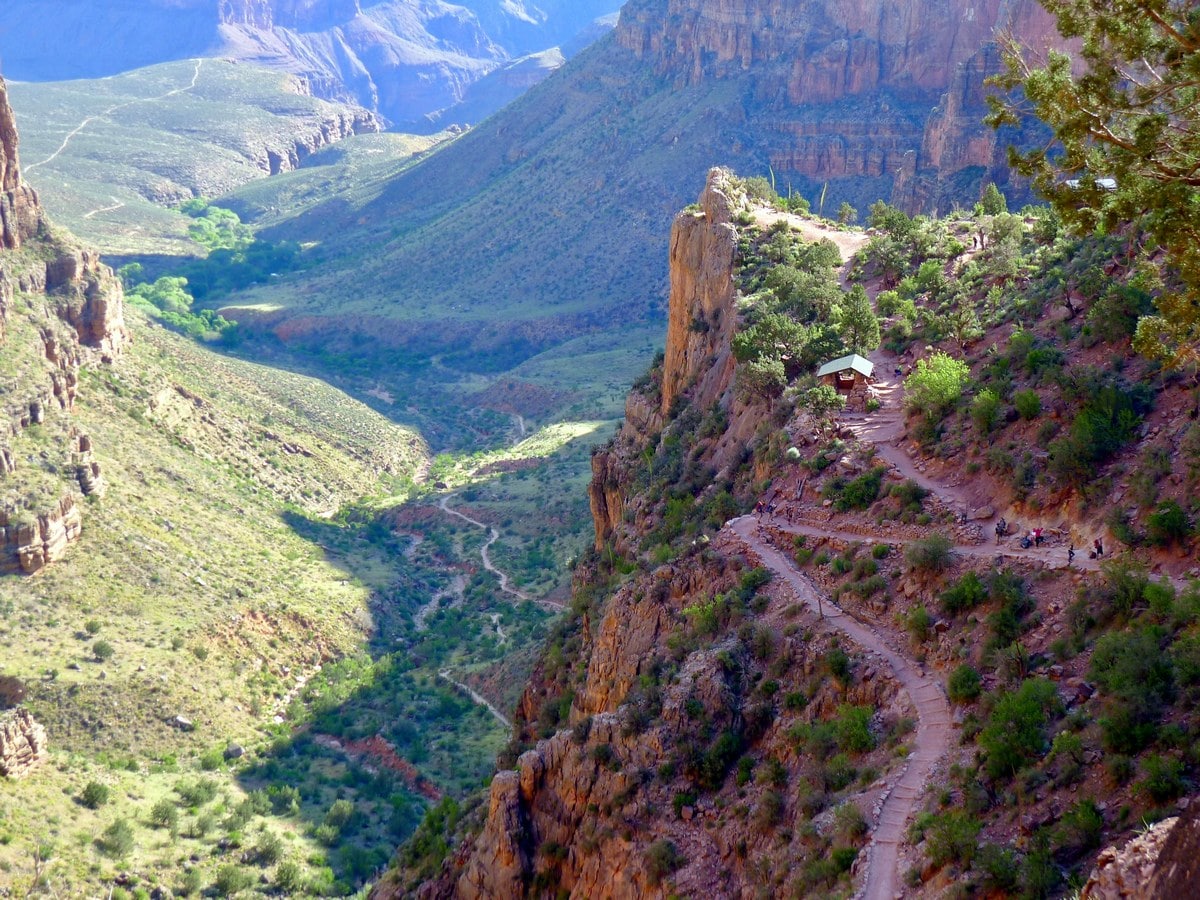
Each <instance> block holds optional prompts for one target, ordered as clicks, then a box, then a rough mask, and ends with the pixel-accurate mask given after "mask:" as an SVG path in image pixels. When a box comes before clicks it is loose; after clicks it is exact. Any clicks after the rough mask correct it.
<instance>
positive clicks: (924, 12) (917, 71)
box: [617, 0, 1062, 211]
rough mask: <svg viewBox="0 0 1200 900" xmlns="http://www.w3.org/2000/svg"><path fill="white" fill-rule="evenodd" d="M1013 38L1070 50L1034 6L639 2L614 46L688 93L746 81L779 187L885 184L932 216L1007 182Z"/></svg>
mask: <svg viewBox="0 0 1200 900" xmlns="http://www.w3.org/2000/svg"><path fill="white" fill-rule="evenodd" d="M1004 31H1012V32H1013V33H1014V34H1017V35H1020V37H1021V39H1022V41H1023V42H1024V43H1025V44H1026V45H1027V46H1029V47H1030V48H1032V49H1033V50H1034V51H1036V52H1041V51H1044V50H1045V49H1046V48H1048V47H1056V46H1061V44H1062V39H1061V38H1060V37H1059V36H1058V34H1057V32H1056V31H1055V29H1054V25H1053V20H1052V19H1051V18H1050V16H1049V15H1048V14H1047V13H1046V12H1045V11H1044V10H1043V9H1042V8H1041V6H1039V5H1038V4H1037V3H1036V2H1034V0H1015V2H1013V0H984V2H972V3H970V4H967V3H963V2H959V0H934V2H931V3H914V2H904V3H898V4H897V3H888V4H879V3H875V2H870V0H820V2H816V3H810V4H785V3H781V2H778V0H722V2H716V3H704V4H699V3H696V2H695V0H645V2H641V0H633V2H631V3H629V4H628V5H627V6H626V7H625V9H624V10H623V12H622V16H621V22H620V26H619V27H618V30H617V40H618V41H619V42H620V43H621V45H622V46H624V47H626V48H628V49H629V50H630V51H632V52H633V53H634V54H635V55H636V56H637V57H638V59H640V60H642V61H643V62H645V63H647V64H648V65H649V66H651V67H652V68H653V70H654V71H655V72H656V73H657V74H658V75H659V76H660V77H663V78H666V79H669V80H670V81H671V82H672V83H674V84H675V85H676V86H677V87H684V86H689V85H697V84H703V83H705V82H712V81H721V80H728V81H741V82H743V83H744V85H745V87H744V91H743V95H742V102H743V104H744V105H745V108H746V111H747V113H748V115H749V117H750V119H751V120H752V121H757V120H761V127H762V128H763V129H764V130H765V131H766V132H767V133H768V134H769V135H771V136H770V137H769V138H768V141H769V148H768V150H767V152H768V154H769V162H770V165H771V166H772V168H773V170H774V172H775V173H776V175H777V176H778V177H780V178H781V179H787V178H789V177H796V178H799V179H801V181H802V183H816V184H821V183H823V182H825V181H829V180H838V179H855V178H869V179H875V180H877V181H879V182H881V183H882V182H884V181H886V182H890V183H892V185H893V188H892V190H893V194H892V198H891V199H892V201H893V202H894V203H896V204H897V205H900V206H902V207H905V208H907V209H910V210H912V211H926V210H928V209H931V208H937V207H939V206H941V207H945V206H947V205H948V204H949V203H950V202H952V201H953V199H961V196H962V194H963V193H964V190H963V188H964V187H966V188H967V189H968V190H971V189H978V188H981V187H982V184H983V183H986V180H1000V181H1002V182H1003V181H1004V180H1006V179H1005V177H1004V174H1003V168H1004V159H1003V151H1004V147H1003V143H1002V142H1001V143H999V145H998V141H997V138H996V135H995V133H994V132H992V131H991V129H987V128H985V127H984V126H983V125H982V122H981V120H982V117H983V114H984V113H985V112H986V106H985V104H984V102H983V95H984V84H983V80H984V79H985V78H986V77H987V76H989V75H992V74H995V73H997V72H998V71H999V70H1000V57H999V53H998V52H997V50H996V45H995V40H996V37H997V36H998V35H999V34H1000V33H1001V32H1004ZM931 109H932V110H933V112H932V113H930V110H931ZM963 173H966V174H965V175H964V174H963ZM964 178H965V179H968V180H970V181H971V183H970V184H969V185H964V184H963V183H962V182H963V180H964ZM881 193H884V195H885V197H886V196H887V192H886V191H881Z"/></svg>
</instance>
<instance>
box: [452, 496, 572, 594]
mask: <svg viewBox="0 0 1200 900" xmlns="http://www.w3.org/2000/svg"><path fill="white" fill-rule="evenodd" d="M449 503H450V497H449V495H447V496H445V497H443V498H442V500H441V502H440V503H438V507H439V508H440V509H441V511H442V512H444V513H446V514H448V515H451V516H458V518H460V519H462V520H463V521H464V522H469V523H470V524H472V525H474V526H476V527H477V528H482V529H484V530H485V531H486V532H488V539H487V540H486V541H485V542H484V544H483V546H482V547H480V548H479V557H480V559H482V560H483V567H484V568H485V569H487V570H488V571H489V572H491V573H492V574H493V575H495V576H496V577H497V578H498V579H499V580H500V590H502V591H503V592H504V593H506V594H511V595H512V596H514V597H516V598H517V599H518V600H532V599H533V598H532V597H530V596H529V595H528V594H526V593H525V592H524V591H522V590H520V589H518V588H515V587H511V586H510V585H509V583H508V576H507V575H506V574H505V573H503V572H501V571H500V570H499V569H497V568H496V567H495V565H493V564H492V557H491V556H490V555H489V554H488V548H489V547H491V546H492V544H494V543H496V541H498V540H500V532H498V531H497V530H496V529H495V528H492V527H491V526H490V525H485V524H484V523H483V522H480V521H479V520H478V519H472V518H471V517H470V516H468V515H467V514H466V513H461V512H459V511H458V510H457V509H451V508H450V506H449ZM533 602H534V603H536V604H537V605H538V606H542V607H547V608H549V609H554V610H563V609H565V608H566V607H565V606H564V605H563V604H562V603H559V602H557V601H555V600H547V599H545V598H542V599H541V600H533Z"/></svg>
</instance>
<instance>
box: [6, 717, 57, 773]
mask: <svg viewBox="0 0 1200 900" xmlns="http://www.w3.org/2000/svg"><path fill="white" fill-rule="evenodd" d="M46 756H47V751H46V729H44V728H43V727H42V726H41V725H39V724H38V723H37V722H36V721H35V720H34V718H33V716H31V715H30V714H29V711H28V710H26V709H14V710H9V711H8V712H0V778H20V777H21V776H22V775H25V774H27V773H28V772H29V771H30V770H31V769H32V768H33V767H34V766H36V765H37V764H38V763H40V762H41V761H42V760H44V759H45V758H46Z"/></svg>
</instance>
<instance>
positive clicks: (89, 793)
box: [79, 781, 109, 809]
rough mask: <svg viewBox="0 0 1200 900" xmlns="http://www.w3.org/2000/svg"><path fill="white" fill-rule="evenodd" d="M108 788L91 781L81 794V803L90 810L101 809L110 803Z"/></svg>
mask: <svg viewBox="0 0 1200 900" xmlns="http://www.w3.org/2000/svg"><path fill="white" fill-rule="evenodd" d="M108 796H109V791H108V786H107V785H103V784H100V782H98V781H89V782H88V783H87V784H86V785H85V786H84V788H83V791H82V792H81V793H80V794H79V802H80V803H82V804H83V805H84V806H86V807H87V808H88V809H99V808H100V807H102V806H103V805H104V804H105V803H107V802H108Z"/></svg>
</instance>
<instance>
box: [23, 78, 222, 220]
mask: <svg viewBox="0 0 1200 900" xmlns="http://www.w3.org/2000/svg"><path fill="white" fill-rule="evenodd" d="M195 63H196V70H195V71H194V72H192V81H191V83H190V84H187V85H184V86H183V87H179V88H175V89H173V90H170V91H167V92H166V93H165V94H161V95H160V96H158V97H138V98H136V99H134V100H126V101H125V102H124V103H117V104H114V105H113V106H110V107H109V108H108V109H106V110H104V111H103V112H99V113H96V114H95V115H94V116H88V117H87V118H86V119H84V120H83V121H82V122H80V123H79V124H78V125H76V126H75V127H74V128H73V129H72V130H71V131H69V132H68V133H67V136H66V137H65V138H63V142H62V143H61V144H59V146H58V149H57V150H55V151H54V152H53V153H51V154H50V155H49V156H47V157H46V158H45V159H43V160H41V161H40V162H35V163H32V164H30V165H28V166H26V167H25V174H26V175H28V174H29V173H30V172H32V171H33V170H34V169H36V168H39V167H40V166H44V165H46V164H48V163H52V162H54V160H56V159H58V157H59V155H60V154H61V153H62V152H63V151H64V150H66V149H67V145H68V144H69V143H71V141H72V140H73V139H74V138H75V137H76V136H77V135H79V134H80V133H81V132H82V131H83V130H84V129H85V128H87V127H88V126H89V125H91V124H92V123H93V122H95V121H96V120H97V119H103V118H104V117H105V116H111V115H112V114H113V113H115V112H116V111H117V110H118V109H124V108H125V107H127V106H133V105H134V104H137V103H153V102H154V101H156V100H166V99H167V98H168V97H174V96H175V95H176V94H182V93H184V92H185V91H190V90H191V89H192V88H194V87H195V86H196V82H197V81H199V79H200V69H201V67H203V65H204V60H203V59H197V60H195ZM111 208H112V209H117V208H118V207H111ZM104 211H105V210H96V212H104Z"/></svg>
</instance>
